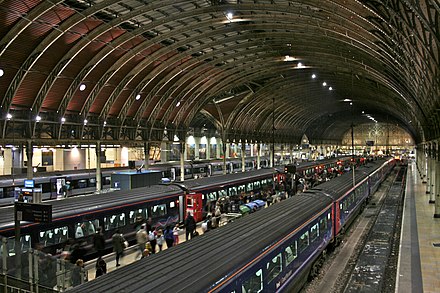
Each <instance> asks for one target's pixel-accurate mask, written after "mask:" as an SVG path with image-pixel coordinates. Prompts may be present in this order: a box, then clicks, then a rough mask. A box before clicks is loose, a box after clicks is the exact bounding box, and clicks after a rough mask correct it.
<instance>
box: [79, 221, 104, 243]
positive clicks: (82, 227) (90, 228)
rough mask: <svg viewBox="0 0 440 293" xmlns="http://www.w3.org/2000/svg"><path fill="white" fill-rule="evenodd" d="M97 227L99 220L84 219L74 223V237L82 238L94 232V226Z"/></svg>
mask: <svg viewBox="0 0 440 293" xmlns="http://www.w3.org/2000/svg"><path fill="white" fill-rule="evenodd" d="M98 227H99V220H98V219H96V220H93V221H85V222H82V223H76V225H75V238H77V239H78V238H82V237H86V236H89V235H93V234H95V232H96V228H98Z"/></svg>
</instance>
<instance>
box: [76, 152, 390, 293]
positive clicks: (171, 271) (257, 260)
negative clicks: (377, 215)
mask: <svg viewBox="0 0 440 293" xmlns="http://www.w3.org/2000/svg"><path fill="white" fill-rule="evenodd" d="M394 166H395V160H394V159H392V158H391V159H381V160H375V161H370V162H368V163H367V164H366V165H365V166H360V167H358V168H356V169H355V176H354V178H355V181H354V183H353V176H352V172H350V173H347V174H345V175H342V176H339V177H336V178H335V179H333V180H331V181H328V182H325V183H322V184H321V185H319V186H317V187H316V188H313V189H310V190H308V191H306V192H304V193H302V194H300V195H298V196H293V197H290V198H288V199H286V200H284V201H282V202H280V203H278V204H276V205H272V206H270V207H268V208H265V209H262V210H260V211H259V212H256V213H253V214H251V215H248V216H246V217H243V218H240V219H238V220H235V221H234V222H232V223H230V224H228V225H225V226H223V227H220V228H217V229H213V230H211V231H208V232H207V233H205V234H203V235H200V236H197V237H195V238H193V239H191V240H190V241H186V242H184V243H182V244H179V245H177V246H174V247H171V248H169V249H167V250H165V251H163V252H161V253H158V254H155V255H151V256H149V257H147V258H145V259H141V260H139V261H136V262H134V263H132V264H130V265H127V266H124V267H122V268H119V269H118V270H116V271H113V272H111V273H108V274H107V275H104V276H101V277H99V278H97V279H95V280H92V281H90V282H88V283H85V284H82V285H80V286H78V287H74V288H72V289H71V292H98V291H101V292H104V291H105V292H121V291H124V292H166V291H169V292H173V291H176V290H178V291H179V292H299V291H300V290H301V289H302V287H303V286H304V284H305V283H306V281H307V279H308V278H309V276H310V275H314V274H315V273H316V272H317V270H318V267H319V265H320V264H321V263H322V260H323V259H325V255H326V251H327V250H328V249H329V248H330V247H332V246H333V245H336V244H337V243H338V242H339V241H340V239H341V235H343V234H344V233H345V231H346V230H347V227H349V225H350V224H351V223H352V222H353V221H354V219H355V218H356V217H357V215H358V214H359V213H360V211H362V209H363V208H364V207H365V206H366V202H367V201H368V200H369V198H370V197H371V195H372V194H373V193H374V192H375V191H376V190H377V189H378V187H379V185H380V184H381V182H383V180H385V178H386V177H387V175H388V174H390V172H392V170H393V168H394ZM133 276H136V281H135V282H133ZM115 280H117V281H115Z"/></svg>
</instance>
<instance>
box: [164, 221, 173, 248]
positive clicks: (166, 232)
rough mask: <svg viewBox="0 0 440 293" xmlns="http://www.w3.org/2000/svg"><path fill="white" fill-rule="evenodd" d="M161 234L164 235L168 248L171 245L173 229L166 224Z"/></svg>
mask: <svg viewBox="0 0 440 293" xmlns="http://www.w3.org/2000/svg"><path fill="white" fill-rule="evenodd" d="M163 235H164V237H165V242H166V243H167V248H170V247H171V246H173V243H174V233H173V230H171V227H170V226H166V228H165V230H164V231H163Z"/></svg>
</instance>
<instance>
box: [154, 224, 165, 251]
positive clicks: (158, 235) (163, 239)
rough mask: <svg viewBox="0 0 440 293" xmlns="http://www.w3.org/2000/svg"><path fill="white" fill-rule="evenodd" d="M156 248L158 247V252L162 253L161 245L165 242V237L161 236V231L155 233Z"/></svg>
mask: <svg viewBox="0 0 440 293" xmlns="http://www.w3.org/2000/svg"><path fill="white" fill-rule="evenodd" d="M156 241H157V246H159V252H161V251H162V246H163V243H164V242H165V237H164V236H163V233H162V230H160V229H159V230H158V231H157V235H156Z"/></svg>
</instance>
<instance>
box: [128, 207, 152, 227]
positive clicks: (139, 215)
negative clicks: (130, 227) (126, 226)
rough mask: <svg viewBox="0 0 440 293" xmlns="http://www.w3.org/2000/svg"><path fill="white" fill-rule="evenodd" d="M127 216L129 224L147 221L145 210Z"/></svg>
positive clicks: (132, 212) (131, 212) (138, 210)
mask: <svg viewBox="0 0 440 293" xmlns="http://www.w3.org/2000/svg"><path fill="white" fill-rule="evenodd" d="M128 215H129V217H128V218H129V222H130V224H134V223H135V222H136V219H144V220H145V219H148V213H147V209H137V210H135V211H130V213H129V214H128Z"/></svg>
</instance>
